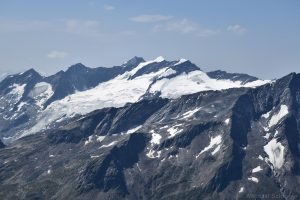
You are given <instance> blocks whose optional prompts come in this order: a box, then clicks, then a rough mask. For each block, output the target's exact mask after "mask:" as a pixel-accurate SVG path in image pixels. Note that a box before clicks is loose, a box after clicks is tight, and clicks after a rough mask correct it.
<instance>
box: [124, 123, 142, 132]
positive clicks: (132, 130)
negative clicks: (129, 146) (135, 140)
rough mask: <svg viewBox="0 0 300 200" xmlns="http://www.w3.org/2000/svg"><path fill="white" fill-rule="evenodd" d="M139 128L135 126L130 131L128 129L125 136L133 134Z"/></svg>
mask: <svg viewBox="0 0 300 200" xmlns="http://www.w3.org/2000/svg"><path fill="white" fill-rule="evenodd" d="M140 128H142V126H141V125H140V126H137V127H135V128H132V129H129V130H128V131H127V132H126V133H125V134H131V133H134V132H136V131H138V130H139V129H140Z"/></svg>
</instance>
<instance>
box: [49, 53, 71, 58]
mask: <svg viewBox="0 0 300 200" xmlns="http://www.w3.org/2000/svg"><path fill="white" fill-rule="evenodd" d="M67 55H68V54H67V53H66V52H64V51H51V52H50V53H48V54H47V57H48V58H51V59H62V58H65V57H66V56H67Z"/></svg>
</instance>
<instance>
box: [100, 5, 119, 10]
mask: <svg viewBox="0 0 300 200" xmlns="http://www.w3.org/2000/svg"><path fill="white" fill-rule="evenodd" d="M103 8H104V10H107V11H112V10H115V9H116V8H115V7H114V6H112V5H107V4H106V5H104V6H103Z"/></svg>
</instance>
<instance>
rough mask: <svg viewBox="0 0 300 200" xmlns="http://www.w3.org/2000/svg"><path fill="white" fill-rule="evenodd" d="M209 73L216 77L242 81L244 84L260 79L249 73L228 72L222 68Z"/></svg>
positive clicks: (210, 75)
mask: <svg viewBox="0 0 300 200" xmlns="http://www.w3.org/2000/svg"><path fill="white" fill-rule="evenodd" d="M207 75H208V76H209V77H211V78H214V79H227V80H228V79H229V80H232V81H241V82H242V83H243V84H245V83H249V82H252V81H256V80H258V78H256V77H254V76H250V75H248V74H239V73H227V72H225V71H222V70H216V71H212V72H208V73H207Z"/></svg>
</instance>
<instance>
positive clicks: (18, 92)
mask: <svg viewBox="0 0 300 200" xmlns="http://www.w3.org/2000/svg"><path fill="white" fill-rule="evenodd" d="M25 87H26V84H23V85H20V84H13V85H12V86H10V87H9V88H12V90H11V91H10V92H9V94H10V95H14V96H15V97H16V98H15V101H16V102H18V101H20V99H21V98H22V96H23V94H24V91H25Z"/></svg>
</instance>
